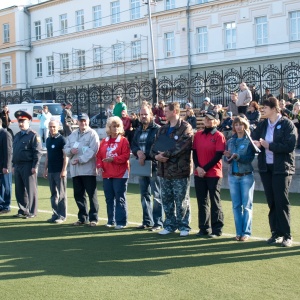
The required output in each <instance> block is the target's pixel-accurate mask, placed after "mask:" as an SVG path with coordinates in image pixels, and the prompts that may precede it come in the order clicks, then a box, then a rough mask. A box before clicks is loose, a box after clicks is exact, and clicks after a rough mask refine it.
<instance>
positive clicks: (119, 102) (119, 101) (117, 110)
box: [113, 95, 127, 118]
mask: <svg viewBox="0 0 300 300" xmlns="http://www.w3.org/2000/svg"><path fill="white" fill-rule="evenodd" d="M123 110H125V111H127V106H126V104H125V103H124V102H123V98H122V97H121V96H120V95H118V96H117V97H116V105H115V107H114V109H113V115H114V116H115V117H119V118H122V111H123Z"/></svg>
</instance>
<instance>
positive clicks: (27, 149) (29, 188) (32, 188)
mask: <svg viewBox="0 0 300 300" xmlns="http://www.w3.org/2000/svg"><path fill="white" fill-rule="evenodd" d="M15 118H16V119H17V120H18V123H19V128H20V131H19V132H18V133H17V134H16V135H15V138H14V142H13V158H12V163H13V173H14V177H15V195H16V200H17V203H18V206H19V210H18V213H17V214H16V215H14V217H18V218H25V219H30V218H34V217H35V216H36V215H37V205H38V195H37V168H38V165H39V162H40V158H41V139H40V137H39V136H38V134H37V133H36V132H35V131H33V130H31V128H30V127H29V125H30V123H29V122H30V120H32V116H31V115H30V114H28V113H27V112H25V111H21V110H18V111H16V112H15Z"/></svg>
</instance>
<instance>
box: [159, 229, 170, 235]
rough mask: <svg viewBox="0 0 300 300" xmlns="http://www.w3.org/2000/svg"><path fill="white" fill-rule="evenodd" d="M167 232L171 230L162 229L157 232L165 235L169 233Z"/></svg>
mask: <svg viewBox="0 0 300 300" xmlns="http://www.w3.org/2000/svg"><path fill="white" fill-rule="evenodd" d="M169 233H172V231H169V230H167V229H163V230H162V231H160V232H159V233H158V234H161V235H166V234H169Z"/></svg>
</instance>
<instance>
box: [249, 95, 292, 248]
mask: <svg viewBox="0 0 300 300" xmlns="http://www.w3.org/2000/svg"><path fill="white" fill-rule="evenodd" d="M263 106H264V107H263V115H264V117H265V119H264V120H263V121H262V122H260V123H259V124H258V125H257V128H256V129H255V130H254V132H253V133H252V136H253V139H254V143H255V145H256V146H257V147H259V148H260V149H261V152H260V153H259V154H258V169H259V174H260V177H261V181H262V183H263V186H264V190H265V195H266V198H267V202H268V206H269V224H270V229H271V234H272V235H271V237H270V238H269V239H268V241H267V243H268V244H276V243H281V245H282V246H284V247H290V246H291V245H292V235H291V228H290V202H289V197H288V193H289V187H290V184H291V180H292V175H293V174H294V173H295V146H296V128H295V126H294V124H293V123H292V121H291V120H289V119H287V118H286V117H283V116H282V115H281V114H280V107H279V101H278V100H277V99H276V98H274V97H270V98H268V99H267V100H265V101H264V102H263Z"/></svg>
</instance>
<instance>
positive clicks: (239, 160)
mask: <svg viewBox="0 0 300 300" xmlns="http://www.w3.org/2000/svg"><path fill="white" fill-rule="evenodd" d="M249 127H250V125H249V123H248V120H247V118H246V117H245V116H238V117H236V118H235V119H234V121H233V124H232V130H233V136H232V138H231V139H230V140H229V141H228V142H227V145H226V150H225V151H224V156H225V161H226V162H227V163H228V183H229V189H230V195H231V200H232V209H233V215H234V222H235V228H236V237H235V239H236V240H237V241H242V242H244V241H247V240H248V239H249V237H250V235H251V228H252V206H253V193H254V184H255V182H254V176H253V167H252V161H253V159H254V155H255V151H254V148H253V146H252V144H251V142H250V140H249V138H248V136H247V135H246V133H245V131H247V132H250V130H249Z"/></svg>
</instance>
